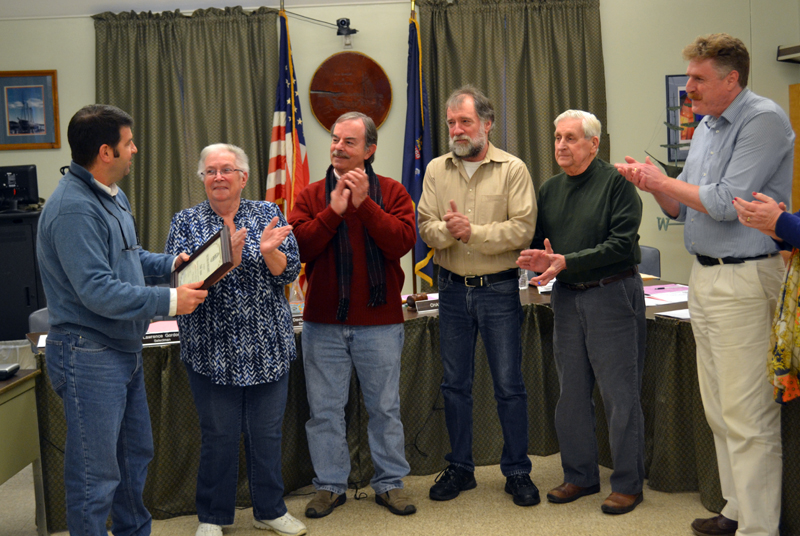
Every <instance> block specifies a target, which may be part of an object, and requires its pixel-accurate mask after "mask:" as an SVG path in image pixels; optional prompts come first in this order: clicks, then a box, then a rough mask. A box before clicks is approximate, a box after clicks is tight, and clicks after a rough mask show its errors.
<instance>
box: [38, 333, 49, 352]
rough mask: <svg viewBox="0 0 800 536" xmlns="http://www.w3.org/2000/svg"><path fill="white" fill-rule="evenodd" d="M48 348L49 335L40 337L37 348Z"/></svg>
mask: <svg viewBox="0 0 800 536" xmlns="http://www.w3.org/2000/svg"><path fill="white" fill-rule="evenodd" d="M45 346H47V334H46V333H45V334H44V335H39V342H37V343H36V348H44V347H45Z"/></svg>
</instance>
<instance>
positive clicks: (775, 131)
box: [676, 88, 795, 257]
mask: <svg viewBox="0 0 800 536" xmlns="http://www.w3.org/2000/svg"><path fill="white" fill-rule="evenodd" d="M794 138H795V135H794V132H793V131H792V125H791V124H790V123H789V118H788V117H787V116H786V113H785V112H784V111H783V109H781V107H780V106H778V105H777V104H775V103H774V102H773V101H771V100H769V99H767V98H764V97H760V96H758V95H756V94H755V93H753V92H752V91H750V90H749V89H747V88H745V89H744V90H742V92H741V93H740V94H739V95H738V96H737V97H736V99H734V101H733V102H732V103H731V104H730V106H728V108H727V109H726V110H725V111H724V112H723V113H722V115H721V116H720V117H718V118H716V117H713V116H706V117H704V118H703V120H702V121H701V122H700V125H698V127H697V129H696V130H695V133H694V137H693V138H692V145H691V148H690V149H689V156H688V157H687V158H686V165H685V167H684V170H683V172H682V173H681V174H680V176H678V180H682V181H684V182H686V183H689V184H694V185H697V186H700V202H701V203H703V206H704V207H705V209H706V210H707V211H708V214H704V213H702V212H698V211H696V210H694V209H691V208H689V207H686V206H685V205H681V207H680V213H679V214H678V217H677V218H676V219H677V220H679V221H683V222H685V223H686V226H685V228H684V235H683V236H684V243H685V245H686V249H687V250H688V251H689V253H691V254H693V255H707V256H709V257H757V256H760V255H766V254H768V253H773V252H775V251H777V246H776V244H775V242H774V241H773V240H772V239H771V238H769V237H768V236H766V235H765V234H763V233H761V232H760V231H757V230H756V229H751V228H749V227H745V226H744V225H741V224H740V223H739V221H738V219H737V216H736V210H735V209H734V207H733V198H734V197H740V198H742V199H745V200H748V201H749V200H752V198H753V196H752V194H753V192H761V193H764V194H766V195H768V196H770V197H772V198H774V199H775V200H776V201H778V202H781V201H783V202H784V203H786V204H787V205H788V204H789V202H790V200H791V193H792V162H793V150H794Z"/></svg>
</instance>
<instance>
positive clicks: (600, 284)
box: [558, 266, 639, 290]
mask: <svg viewBox="0 0 800 536" xmlns="http://www.w3.org/2000/svg"><path fill="white" fill-rule="evenodd" d="M638 273H639V268H638V267H637V266H634V267H633V268H629V269H627V270H625V271H624V272H620V273H618V274H615V275H610V276H608V277H605V278H603V279H601V280H599V281H588V282H586V283H575V284H572V283H563V282H561V281H559V282H558V284H559V285H563V286H565V287H567V288H568V289H570V290H588V289H590V288H595V287H603V286H606V285H608V284H609V283H613V282H615V281H621V280H622V279H627V278H629V277H633V276H635V275H636V274H638Z"/></svg>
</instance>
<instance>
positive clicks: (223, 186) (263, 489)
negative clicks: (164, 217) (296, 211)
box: [166, 144, 306, 536]
mask: <svg viewBox="0 0 800 536" xmlns="http://www.w3.org/2000/svg"><path fill="white" fill-rule="evenodd" d="M198 174H199V175H200V178H201V179H202V180H203V184H204V185H205V190H206V194H207V196H208V200H207V201H203V202H202V203H200V204H199V205H197V206H194V207H192V208H188V209H186V210H183V211H181V212H179V213H178V214H176V215H175V217H174V218H173V219H172V226H171V227H170V232H169V237H168V238H167V247H166V250H167V251H168V252H171V251H177V252H180V251H186V252H188V253H190V254H191V253H193V252H194V251H196V250H197V249H198V248H200V246H202V245H203V244H204V243H205V242H206V241H207V240H208V239H209V238H211V237H212V236H213V235H214V234H215V233H217V232H218V231H219V230H220V229H221V228H222V226H223V225H227V226H228V228H229V230H230V232H231V244H232V246H233V261H234V267H233V268H232V269H231V271H230V272H229V273H228V274H227V275H226V276H225V277H223V278H222V279H221V280H220V281H218V282H217V283H216V284H215V285H214V286H212V287H211V288H209V290H208V297H207V298H206V301H205V303H204V304H203V306H201V307H198V308H197V309H196V310H195V312H194V313H193V314H190V315H184V316H182V317H180V318H179V319H178V325H179V327H180V338H181V360H182V361H183V362H184V364H185V366H186V371H187V373H188V375H189V385H190V387H191V389H192V395H193V397H194V401H195V406H196V407H197V414H198V416H199V419H200V429H201V434H202V444H201V447H200V467H199V470H198V475H197V497H196V505H197V516H198V518H199V520H200V526H199V527H198V529H197V533H196V536H221V535H222V527H221V526H222V525H230V524H233V521H234V510H235V502H236V485H237V478H238V469H239V437H240V434H242V433H243V434H244V438H245V452H246V456H247V474H248V480H249V484H250V498H251V500H252V502H253V516H254V517H255V520H254V525H255V527H257V528H261V529H272V530H274V531H275V532H277V533H279V534H283V535H301V534H305V533H306V527H305V525H303V523H301V522H300V521H298V520H297V519H295V518H294V517H293V516H292V515H291V514H289V513H288V512H287V510H286V505H285V504H284V501H283V479H282V476H281V426H282V424H283V413H284V409H285V407H286V396H287V386H288V376H289V367H290V362H291V361H292V360H294V359H295V358H296V357H297V352H296V349H295V341H294V332H293V330H292V315H291V311H290V308H289V303H288V302H287V300H286V296H285V294H284V291H283V288H284V286H285V285H287V284H289V283H291V282H292V281H294V279H295V278H296V277H297V275H298V273H299V272H300V257H299V253H298V250H297V242H296V241H295V238H294V235H293V234H292V233H291V229H292V228H291V226H289V225H288V224H287V223H286V220H285V219H284V217H283V214H281V211H280V209H279V208H278V206H277V205H275V204H274V203H270V202H267V201H250V200H247V199H242V190H243V189H244V187H245V184H247V179H248V174H249V166H248V159H247V155H246V154H245V153H244V151H242V149H240V148H239V147H236V146H234V145H228V144H215V145H210V146H208V147H206V148H205V149H203V151H202V152H201V153H200V162H199V166H198Z"/></svg>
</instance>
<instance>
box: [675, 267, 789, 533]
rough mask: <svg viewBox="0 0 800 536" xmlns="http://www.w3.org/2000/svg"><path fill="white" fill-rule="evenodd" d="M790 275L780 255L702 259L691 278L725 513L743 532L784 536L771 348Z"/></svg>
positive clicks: (706, 405)
mask: <svg viewBox="0 0 800 536" xmlns="http://www.w3.org/2000/svg"><path fill="white" fill-rule="evenodd" d="M784 274H785V272H784V265H783V260H782V259H781V257H780V256H779V255H776V256H774V257H772V258H769V259H763V260H758V261H748V262H745V263H743V264H725V265H720V266H702V265H701V264H700V263H698V262H697V261H695V263H694V266H693V267H692V274H691V278H690V280H689V310H690V312H691V317H692V329H693V330H694V337H695V341H696V343H697V375H698V379H699V383H700V394H701V396H702V398H703V406H704V408H705V414H706V419H707V420H708V424H709V425H710V426H711V431H712V432H713V433H714V445H715V447H716V453H717V463H718V465H719V475H720V484H721V487H722V496H723V498H725V500H726V501H728V503H727V505H726V506H725V508H723V510H722V515H724V516H725V517H727V518H729V519H734V520H738V521H739V530H738V531H737V535H739V536H745V535H747V536H750V535H756V534H757V535H764V536H778V524H779V522H780V510H781V478H782V464H783V460H782V454H781V407H780V405H779V404H777V403H776V402H774V401H773V398H772V392H773V390H772V386H771V385H770V384H769V382H768V381H767V352H768V351H769V336H770V331H771V328H772V318H773V315H774V313H775V308H776V305H777V300H778V295H779V292H780V289H781V285H782V283H783V279H784Z"/></svg>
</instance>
